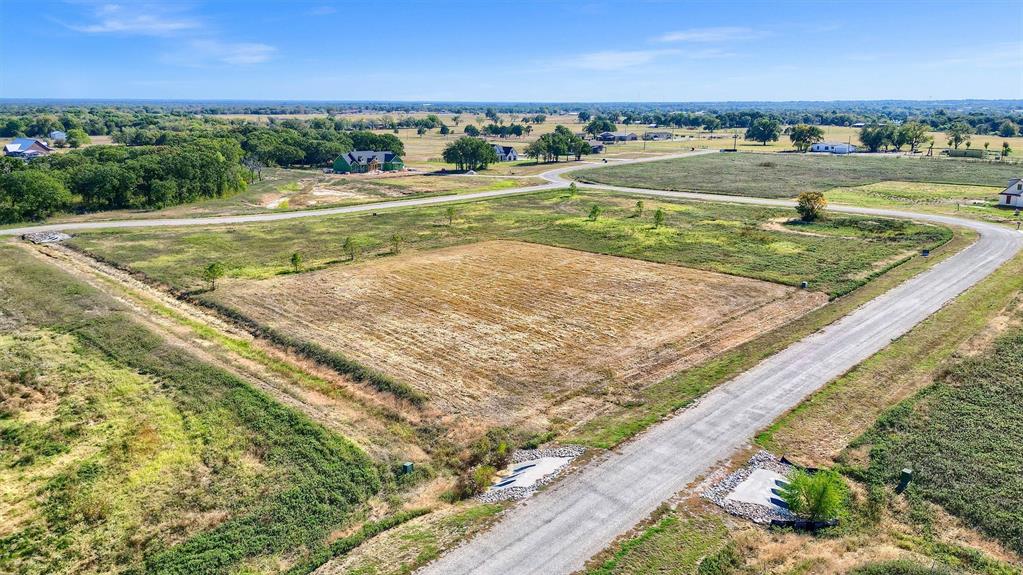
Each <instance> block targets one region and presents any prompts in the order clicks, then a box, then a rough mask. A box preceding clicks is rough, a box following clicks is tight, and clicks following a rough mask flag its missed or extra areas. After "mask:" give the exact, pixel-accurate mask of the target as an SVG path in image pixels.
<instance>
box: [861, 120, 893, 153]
mask: <svg viewBox="0 0 1023 575" xmlns="http://www.w3.org/2000/svg"><path fill="white" fill-rule="evenodd" d="M891 131H892V127H891V126H890V125H888V124H883V125H882V124H870V125H868V126H863V127H862V128H860V143H862V144H863V145H864V146H866V147H867V149H868V150H870V151H871V152H879V151H880V150H881V147H882V146H885V145H887V143H888V142H889V141H890V134H891Z"/></svg>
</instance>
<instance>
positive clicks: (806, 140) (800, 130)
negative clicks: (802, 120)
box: [789, 124, 824, 152]
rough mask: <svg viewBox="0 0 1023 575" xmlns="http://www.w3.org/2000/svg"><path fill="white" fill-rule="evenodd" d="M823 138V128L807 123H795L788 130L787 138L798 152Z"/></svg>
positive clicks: (803, 150)
mask: <svg viewBox="0 0 1023 575" xmlns="http://www.w3.org/2000/svg"><path fill="white" fill-rule="evenodd" d="M823 139H824V130H821V129H820V128H818V127H817V126H810V125H808V124H796V125H795V126H793V127H792V130H790V131H789V140H790V141H792V145H794V146H795V147H796V149H797V150H799V151H800V152H805V151H807V150H809V149H810V146H812V145H814V144H816V143H817V142H820V141H821V140H823Z"/></svg>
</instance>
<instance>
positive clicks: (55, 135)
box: [50, 130, 67, 140]
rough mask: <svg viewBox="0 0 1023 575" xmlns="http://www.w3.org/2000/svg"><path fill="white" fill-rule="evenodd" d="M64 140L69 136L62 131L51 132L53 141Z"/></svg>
mask: <svg viewBox="0 0 1023 575" xmlns="http://www.w3.org/2000/svg"><path fill="white" fill-rule="evenodd" d="M64 138H67V134H66V133H65V132H64V131H62V130H54V131H52V132H50V139H51V140H63V139H64Z"/></svg>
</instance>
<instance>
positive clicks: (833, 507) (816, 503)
mask: <svg viewBox="0 0 1023 575" xmlns="http://www.w3.org/2000/svg"><path fill="white" fill-rule="evenodd" d="M848 495H849V490H848V487H847V486H846V484H845V480H843V479H842V476H841V475H839V474H838V472H836V471H834V470H826V471H825V470H821V471H818V472H816V473H813V474H810V473H807V472H806V471H803V470H802V469H799V470H796V471H795V472H794V473H793V474H792V475H791V476H790V477H789V481H788V483H786V484H785V485H784V486H782V488H781V498H782V500H783V501H785V503H787V504H788V506H789V510H790V511H792V512H793V513H795V514H796V515H799V516H801V517H805V518H807V519H809V520H811V521H830V520H831V519H837V518H838V517H839V516H841V515H842V513H843V512H844V511H845V507H846V501H847V499H848Z"/></svg>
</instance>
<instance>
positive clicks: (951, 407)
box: [850, 329, 1023, 555]
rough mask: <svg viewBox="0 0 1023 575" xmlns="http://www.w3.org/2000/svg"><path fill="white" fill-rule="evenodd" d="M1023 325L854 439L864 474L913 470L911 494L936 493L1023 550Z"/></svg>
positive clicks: (887, 477) (882, 476) (877, 477)
mask: <svg viewBox="0 0 1023 575" xmlns="http://www.w3.org/2000/svg"><path fill="white" fill-rule="evenodd" d="M1021 349H1023V331H1020V330H1019V329H1014V330H1011V331H1010V332H1009V333H1008V334H1006V335H1004V336H1002V337H1000V338H999V339H998V340H996V341H995V343H994V345H993V347H992V348H991V349H990V350H988V351H986V352H985V353H983V354H981V355H978V356H976V357H972V358H967V359H963V360H961V361H959V362H957V363H956V364H954V365H953V366H951V367H950V368H949V369H948V371H947V372H946V373H944V374H942V375H941V376H940V377H939V378H938V379H937V381H936V382H935V384H934V385H932V386H930V387H928V388H926V389H925V390H923V391H921V392H920V393H919V394H917V395H916V396H915V397H913V398H911V399H909V400H906V401H905V402H903V403H900V404H899V405H898V406H896V407H894V408H893V409H891V410H890V411H888V412H887V413H885V414H884V415H883V416H882V417H881V418H880V419H879V420H878V421H877V424H876V425H875V426H874V428H873V429H871V430H870V431H869V432H868V433H866V434H865V435H864V436H863V437H862V438H861V439H860V440H858V441H857V442H855V443H854V444H853V445H852V446H851V449H852V453H851V454H850V458H852V459H853V460H855V458H856V451H858V450H869V465H868V467H867V468H866V470H865V472H864V475H865V477H866V479H867V480H868V481H870V482H874V483H891V482H892V481H893V480H894V479H895V478H896V477H897V476H898V475H899V473H900V470H901V469H902V468H904V467H909V468H911V469H913V471H914V482H913V484H912V487H911V489H912V494H914V495H919V496H921V497H923V498H926V499H928V500H930V501H933V502H935V503H937V504H939V505H941V506H942V507H943V508H945V509H947V510H948V511H949V512H950V513H952V514H954V515H956V516H959V517H961V518H963V519H964V520H965V521H967V522H968V523H970V524H972V525H974V526H976V527H977V528H978V529H979V530H980V531H981V532H983V533H985V534H987V535H989V536H990V537H993V538H995V539H998V540H999V541H1001V542H1002V543H1004V544H1005V545H1006V546H1007V547H1009V548H1010V549H1012V550H1013V551H1015V552H1016V553H1018V554H1021V555H1023V451H1021V450H1020V449H1019V446H1020V445H1023V414H1021V413H1020V409H1019V405H1020V400H1021V398H1023V361H1021V360H1020V350H1021Z"/></svg>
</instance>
